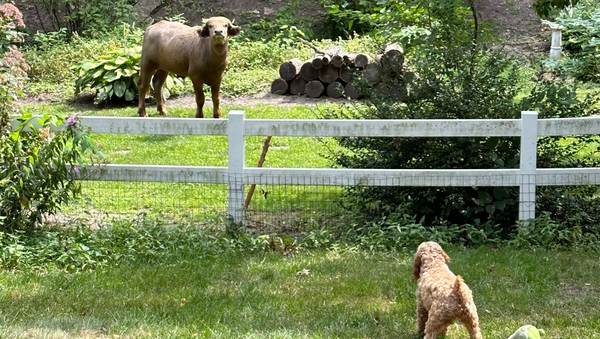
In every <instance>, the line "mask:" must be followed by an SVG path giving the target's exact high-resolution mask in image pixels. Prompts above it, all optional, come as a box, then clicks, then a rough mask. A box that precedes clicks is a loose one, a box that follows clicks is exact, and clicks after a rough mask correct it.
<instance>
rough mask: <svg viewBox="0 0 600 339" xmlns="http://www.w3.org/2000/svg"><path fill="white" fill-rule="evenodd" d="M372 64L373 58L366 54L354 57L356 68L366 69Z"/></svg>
mask: <svg viewBox="0 0 600 339" xmlns="http://www.w3.org/2000/svg"><path fill="white" fill-rule="evenodd" d="M370 62H371V58H369V56H368V55H366V54H357V55H356V57H354V66H356V67H359V68H363V67H366V66H367V65H368V64H369V63H370Z"/></svg>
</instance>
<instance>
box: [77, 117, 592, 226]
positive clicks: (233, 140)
mask: <svg viewBox="0 0 600 339" xmlns="http://www.w3.org/2000/svg"><path fill="white" fill-rule="evenodd" d="M81 120H82V123H83V124H84V125H90V126H91V128H92V131H93V132H94V133H110V134H159V135H228V148H229V152H228V157H229V159H228V160H229V161H228V167H207V166H157V165H117V164H111V165H103V166H101V167H99V168H97V169H95V170H93V171H90V173H91V175H90V177H88V178H87V179H88V180H101V181H148V182H188V183H215V184H216V183H221V184H228V195H229V201H228V213H229V214H230V216H231V217H232V218H233V220H234V221H235V222H242V221H243V219H244V186H245V185H249V184H262V185H282V184H293V185H336V186H339V185H368V186H463V187H465V186H467V187H470V186H519V188H520V196H519V219H520V220H529V219H533V218H535V191H536V186H542V185H544V186H550V185H554V186H559V185H595V184H600V168H559V169H538V168H537V167H536V158H537V138H538V137H539V136H561V135H582V134H600V117H588V118H567V119H539V120H538V118H537V112H522V114H521V119H469V120H456V119H437V120H280V119H245V116H244V112H243V111H231V112H230V113H229V117H228V119H188V118H137V117H132V118H127V117H88V116H85V117H81ZM256 135H272V136H298V137H303V136H304V137H306V136H312V137H343V136H347V137H352V136H355V137H361V136H368V137H487V136H497V137H520V138H521V158H520V159H521V161H520V168H518V169H477V170H472V169H456V170H436V169H431V170H415V169H411V170H406V169H404V170H402V169H398V170H380V169H331V168H258V167H245V166H244V161H245V136H256Z"/></svg>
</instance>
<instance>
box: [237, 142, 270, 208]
mask: <svg viewBox="0 0 600 339" xmlns="http://www.w3.org/2000/svg"><path fill="white" fill-rule="evenodd" d="M272 137H273V136H272V135H269V136H268V137H266V138H265V142H264V144H263V149H262V153H261V154H260V158H259V159H258V164H257V165H256V167H262V165H263V164H264V162H265V158H266V157H267V151H268V150H269V145H270V143H271V138H272ZM255 189H256V184H252V185H251V186H250V189H249V190H248V195H247V196H246V201H245V202H244V209H248V206H250V201H251V200H252V195H254V190H255Z"/></svg>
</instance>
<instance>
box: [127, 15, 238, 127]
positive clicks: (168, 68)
mask: <svg viewBox="0 0 600 339" xmlns="http://www.w3.org/2000/svg"><path fill="white" fill-rule="evenodd" d="M238 34H240V28H239V27H238V26H233V25H232V24H231V21H229V19H227V18H224V17H213V18H210V19H208V20H207V21H206V23H205V24H204V25H203V26H201V27H200V26H196V27H190V26H186V25H183V24H180V23H176V22H169V21H160V22H158V23H156V24H154V25H152V26H150V27H148V28H146V32H145V33H144V43H143V45H142V60H141V62H140V78H139V79H138V93H139V102H138V114H139V116H141V117H145V116H146V106H145V103H144V99H145V94H147V93H148V92H149V91H150V77H151V76H152V74H154V77H153V78H152V85H153V86H154V96H155V97H156V108H157V109H158V112H159V113H160V114H161V115H164V114H167V111H166V110H165V105H164V100H163V97H162V86H163V84H164V83H165V80H166V79H167V76H168V75H169V73H175V74H177V75H179V76H189V77H190V79H192V83H193V84H194V92H195V93H196V107H197V108H196V118H202V117H203V116H204V115H203V114H202V108H203V107H204V92H203V90H202V87H203V85H204V84H207V85H209V86H210V91H211V94H212V101H213V105H214V107H213V115H214V117H215V118H220V117H221V111H220V110H219V102H220V99H219V92H220V90H221V79H222V77H223V71H224V70H225V66H227V37H228V36H235V35H238ZM155 72H156V73H155Z"/></svg>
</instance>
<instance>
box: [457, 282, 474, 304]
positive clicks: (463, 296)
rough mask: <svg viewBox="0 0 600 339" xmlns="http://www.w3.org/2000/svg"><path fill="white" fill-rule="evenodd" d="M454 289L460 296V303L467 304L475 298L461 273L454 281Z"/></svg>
mask: <svg viewBox="0 0 600 339" xmlns="http://www.w3.org/2000/svg"><path fill="white" fill-rule="evenodd" d="M454 290H455V291H456V292H457V293H456V295H458V296H459V298H460V304H461V305H466V304H467V303H469V301H470V300H472V299H473V295H472V293H471V290H470V289H469V287H468V286H467V284H465V281H464V280H463V278H462V277H461V276H460V275H457V276H456V281H455V282H454Z"/></svg>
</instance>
